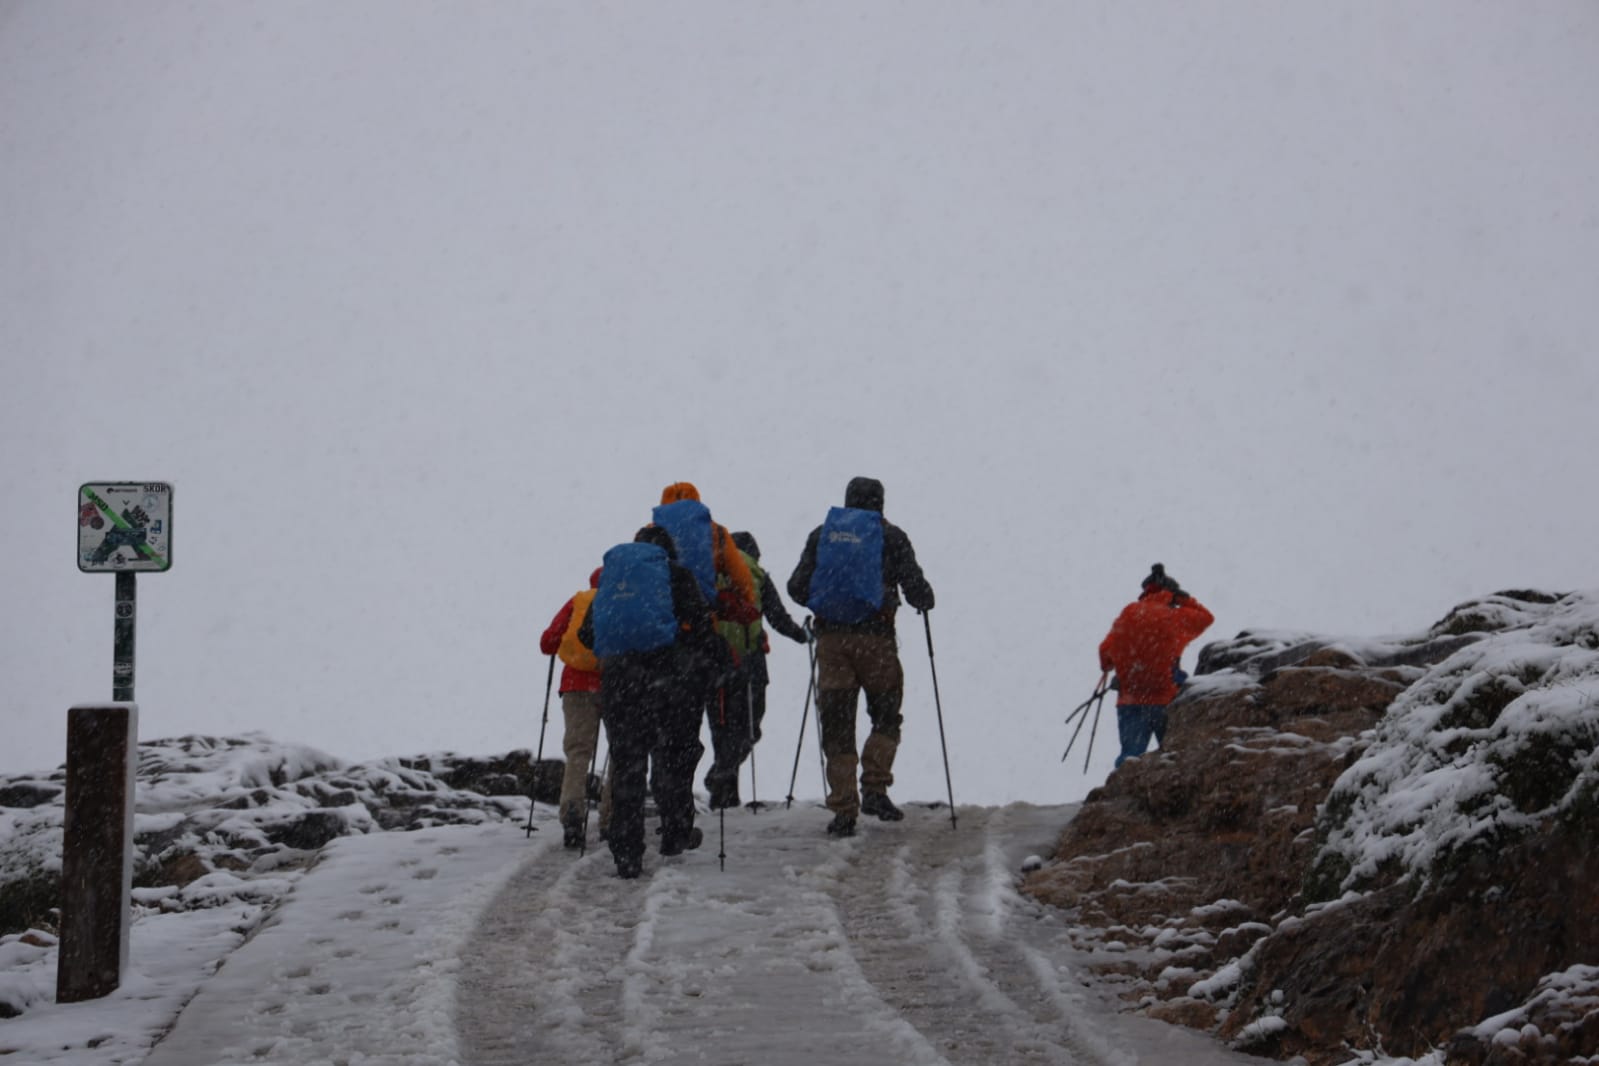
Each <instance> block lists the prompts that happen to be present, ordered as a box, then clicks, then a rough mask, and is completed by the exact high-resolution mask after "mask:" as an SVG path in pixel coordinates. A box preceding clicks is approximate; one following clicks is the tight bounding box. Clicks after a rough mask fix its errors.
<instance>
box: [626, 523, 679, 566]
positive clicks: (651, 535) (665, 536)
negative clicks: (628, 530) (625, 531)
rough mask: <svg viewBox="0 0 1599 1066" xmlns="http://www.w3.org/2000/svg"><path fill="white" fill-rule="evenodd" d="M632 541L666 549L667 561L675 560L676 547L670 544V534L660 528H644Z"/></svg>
mask: <svg viewBox="0 0 1599 1066" xmlns="http://www.w3.org/2000/svg"><path fill="white" fill-rule="evenodd" d="M633 540H634V542H635V543H638V544H655V545H658V546H659V547H662V548H665V549H666V557H667V558H668V559H676V558H677V545H676V544H673V543H672V534H670V533H668V532H667V531H666V530H665V529H663V528H661V527H660V526H645V527H644V528H643V529H641V530H639V531H638V532H637V533H635V534H634V535H633Z"/></svg>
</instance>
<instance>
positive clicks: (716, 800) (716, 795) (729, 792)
mask: <svg viewBox="0 0 1599 1066" xmlns="http://www.w3.org/2000/svg"><path fill="white" fill-rule="evenodd" d="M710 788H711V810H713V811H721V810H726V809H727V808H728V807H737V806H739V798H738V782H737V781H734V782H732V783H730V784H723V783H721V782H718V783H717V784H715V785H712V786H711V787H710Z"/></svg>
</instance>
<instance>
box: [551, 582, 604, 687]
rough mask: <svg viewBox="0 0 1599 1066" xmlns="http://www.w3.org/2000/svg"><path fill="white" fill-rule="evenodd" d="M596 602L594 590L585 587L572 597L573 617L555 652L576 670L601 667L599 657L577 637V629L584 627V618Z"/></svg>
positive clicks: (592, 670)
mask: <svg viewBox="0 0 1599 1066" xmlns="http://www.w3.org/2000/svg"><path fill="white" fill-rule="evenodd" d="M593 602H594V590H593V589H584V590H583V591H582V592H579V593H578V594H577V595H576V596H573V597H572V617H571V620H570V621H568V622H567V623H566V632H565V633H562V634H561V646H560V647H559V648H557V649H556V651H555V654H556V655H558V656H560V657H561V661H562V662H563V663H565V664H566V665H567V666H570V667H571V668H572V669H574V670H587V671H588V672H590V673H593V672H594V671H596V670H598V669H599V668H600V660H599V657H598V656H596V655H595V654H594V653H593V652H592V651H590V650H589V649H588V648H586V647H584V646H583V642H582V641H581V640H578V639H577V631H578V630H580V629H582V628H583V619H584V618H585V617H586V616H587V615H588V613H589V606H590V605H591V604H593Z"/></svg>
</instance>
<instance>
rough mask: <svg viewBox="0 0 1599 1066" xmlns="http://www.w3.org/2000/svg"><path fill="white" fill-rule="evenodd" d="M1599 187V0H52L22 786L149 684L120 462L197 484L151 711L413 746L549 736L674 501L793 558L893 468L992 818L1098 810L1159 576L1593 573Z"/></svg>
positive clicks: (30, 457)
mask: <svg viewBox="0 0 1599 1066" xmlns="http://www.w3.org/2000/svg"><path fill="white" fill-rule="evenodd" d="M1596 188H1599V9H1596V8H1595V7H1594V6H1593V5H1592V4H1588V3H1582V2H1579V0H1572V2H1564V3H1559V2H1546V3H1527V4H1520V5H1515V6H1514V7H1509V6H1505V5H1496V4H1490V3H1473V4H1462V3H1451V2H1444V0H1428V2H1421V0H1417V2H1412V3H1406V4H1402V5H1395V4H1392V3H1387V2H1362V3H1350V4H1339V5H1320V6H1318V7H1316V8H1314V9H1310V8H1308V7H1307V6H1304V5H1280V4H1271V3H1233V2H1229V3H1218V2H1203V3H1186V2H1185V3H1177V2H1175V0H1174V2H1170V3H1151V4H1142V5H1121V4H1114V3H1111V2H1109V0H1094V2H1079V3H1073V4H1023V3H999V4H984V5H976V4H942V5H930V4H925V3H887V2H885V3H877V4H872V5H864V6H863V5H858V4H845V3H820V4H811V3H808V4H779V3H767V4H759V5H745V4H725V3H724V4H711V3H701V4H674V5H670V6H668V5H647V4H632V5H619V4H592V5H582V6H580V7H572V6H570V5H557V4H548V3H523V4H508V3H507V4H491V3H482V4H476V5H442V4H416V3H404V4H401V3H354V2H352V3H345V4H341V5H338V6H337V7H331V8H330V7H328V6H326V5H322V4H314V3H281V4H273V5H263V4H243V3H220V4H198V3H151V4H141V5H139V6H138V7H137V8H133V7H120V6H111V5H104V4H98V3H81V2H62V3H42V2H28V0H21V2H19V0H10V2H4V0H0V235H3V239H0V359H3V360H4V370H5V374H4V381H5V386H4V388H3V389H0V457H3V458H0V462H3V467H0V471H3V474H4V479H3V484H4V486H5V489H6V498H7V502H8V504H9V513H8V518H9V525H10V528H11V536H10V538H9V540H10V544H9V550H8V551H7V552H5V553H4V554H3V556H0V588H3V589H4V590H5V596H6V599H7V601H8V607H9V609H8V610H7V611H6V618H5V621H4V623H0V624H3V626H4V630H3V632H4V639H3V640H0V678H3V683H0V714H3V716H4V718H3V721H4V724H5V735H6V738H7V739H6V743H5V744H4V746H3V747H0V769H8V770H10V769H33V768H44V767H48V766H51V765H54V764H55V763H56V762H58V761H59V760H60V759H61V757H62V748H63V738H64V734H65V725H64V722H65V714H64V712H65V711H66V709H67V708H68V707H69V706H71V705H72V704H74V703H81V702H92V701H95V700H100V699H105V698H108V697H109V696H110V685H111V679H110V659H111V629H112V618H111V600H112V579H110V578H109V577H102V576H85V575H82V574H79V573H78V571H77V569H76V565H75V562H74V560H73V556H72V551H73V550H74V548H75V546H76V527H75V525H74V524H73V523H74V520H75V502H76V490H77V487H78V485H79V484H80V483H81V482H84V481H96V480H121V479H151V480H166V481H171V482H173V483H174V484H175V485H176V496H175V500H174V512H175V513H174V530H175V534H174V550H173V554H174V559H175V562H174V567H173V569H172V571H171V572H169V573H166V574H161V575H149V576H146V577H143V578H141V579H140V582H139V593H140V614H139V654H138V659H139V675H138V696H139V702H140V705H141V719H142V725H143V728H144V730H145V733H146V735H149V736H156V735H169V734H173V733H180V732H191V731H203V732H229V731H239V730H243V729H252V728H253V729H263V730H266V731H267V732H269V733H272V734H274V735H277V736H280V737H283V738H286V739H291V740H298V741H304V742H307V743H311V744H314V745H317V746H319V747H323V748H326V749H328V750H329V751H331V752H333V753H335V754H338V755H341V756H345V757H348V758H364V757H370V756H379V755H390V754H402V753H408V752H413V751H423V750H434V749H440V748H454V749H456V750H461V751H475V752H488V751H499V750H504V749H508V748H511V747H515V746H532V745H533V744H534V743H535V742H536V740H537V734H538V716H539V710H540V703H541V699H542V695H543V687H544V678H545V661H544V660H543V659H542V658H541V657H540V656H539V655H538V651H537V647H536V643H535V642H536V638H537V635H538V632H539V631H540V630H541V629H542V628H543V627H544V625H545V624H546V623H547V622H548V620H549V618H550V616H551V615H552V614H553V613H554V612H555V610H556V609H557V608H558V607H559V606H560V605H561V603H562V602H563V601H564V599H565V598H566V597H567V596H568V595H569V594H570V593H571V592H572V591H574V590H575V589H577V588H579V587H581V586H582V584H583V583H584V581H585V578H586V576H587V574H588V572H589V570H590V569H591V568H592V567H593V566H594V565H596V563H597V562H598V559H599V556H600V555H601V553H602V552H603V551H604V549H605V548H606V547H609V546H610V545H611V544H613V543H615V542H617V541H619V540H625V539H628V538H629V537H630V536H631V535H632V533H633V531H634V530H635V529H636V528H637V527H638V526H639V525H641V524H642V523H643V522H645V521H646V520H647V518H648V515H649V508H650V506H651V505H652V504H654V503H655V502H657V499H658V495H659V490H660V488H661V486H663V485H665V484H667V483H669V482H671V481H675V480H679V479H687V480H692V481H694V482H695V483H696V484H698V485H699V486H700V488H701V490H702V492H703V494H704V498H705V500H706V502H707V503H708V504H709V505H710V506H711V508H712V510H713V512H714V513H715V514H716V516H717V517H718V519H719V520H721V521H722V522H724V523H725V524H727V525H728V526H729V527H731V528H734V529H740V528H747V529H750V530H751V531H753V532H754V533H755V534H756V536H757V537H758V538H759V539H760V541H761V544H762V547H763V549H764V551H765V556H766V562H767V563H768V564H769V565H770V566H771V568H772V569H773V570H774V571H775V572H776V574H777V576H778V578H779V579H780V580H782V579H786V577H787V574H788V572H789V570H790V569H791V568H792V566H793V563H794V561H795V559H796V557H797V554H798V551H799V548H800V546H801V544H802V542H803V538H804V536H805V534H806V533H807V532H808V531H809V529H810V528H811V527H812V526H813V525H815V524H816V523H817V522H818V521H819V520H820V519H821V517H822V515H823V513H824V512H825V509H826V508H827V506H829V505H830V504H834V503H839V502H841V501H842V493H843V488H844V485H845V483H846V482H847V481H848V479H849V478H850V477H851V476H853V475H856V474H866V475H870V476H875V477H878V478H881V479H882V480H883V481H884V482H885V484H886V486H887V500H888V506H887V513H888V514H889V516H890V517H891V518H892V519H894V520H895V521H897V522H899V523H900V524H901V525H903V526H904V527H905V528H906V529H907V530H908V531H909V532H910V534H911V536H912V537H913V539H914V540H915V543H916V545H917V548H918V552H919V554H920V556H921V559H922V561H923V563H924V565H925V567H926V570H927V573H928V576H929V578H930V579H931V581H932V582H933V584H934V586H935V588H936V589H937V591H938V596H939V607H938V609H937V610H936V611H935V612H934V613H933V615H932V622H933V628H934V637H935V639H936V641H937V649H938V660H937V661H938V667H939V685H940V690H941V692H942V697H943V710H944V719H945V724H946V726H947V728H948V734H949V742H950V755H951V764H952V771H953V776H954V784H955V793H956V798H957V800H959V801H961V802H1001V801H1006V800H1011V799H1018V798H1020V799H1031V800H1036V801H1039V802H1058V801H1062V800H1067V799H1071V798H1075V797H1077V796H1080V795H1081V794H1082V793H1083V791H1084V790H1085V789H1086V787H1088V785H1089V784H1092V783H1097V781H1098V780H1099V779H1100V778H1102V777H1103V774H1104V772H1105V771H1106V770H1107V769H1108V767H1109V764H1110V759H1111V756H1112V754H1113V753H1112V750H1111V749H1112V747H1113V745H1112V744H1111V743H1110V742H1109V740H1108V739H1107V736H1106V735H1105V734H1107V733H1113V728H1111V727H1112V723H1111V722H1110V721H1109V720H1108V719H1107V721H1106V722H1105V723H1103V724H1104V726H1105V728H1104V729H1102V730H1101V732H1102V736H1101V738H1100V741H1099V747H1098V748H1097V749H1096V750H1097V752H1098V755H1097V756H1096V759H1095V767H1094V768H1093V770H1092V771H1091V772H1090V774H1089V775H1088V777H1087V778H1083V777H1082V776H1081V775H1079V774H1077V773H1075V772H1073V770H1072V768H1063V767H1062V766H1061V765H1060V763H1059V762H1058V758H1059V752H1060V749H1061V748H1063V747H1064V744H1065V739H1066V733H1065V730H1064V728H1063V727H1062V725H1061V719H1062V717H1063V716H1064V713H1065V712H1066V710H1068V709H1069V708H1070V706H1071V705H1072V704H1074V703H1076V702H1077V700H1079V699H1081V698H1082V697H1083V696H1085V695H1086V694H1087V692H1088V689H1089V688H1090V687H1091V686H1092V684H1093V682H1094V679H1095V677H1096V675H1097V664H1096V661H1095V646H1096V644H1097V642H1098V640H1099V639H1100V637H1101V636H1102V635H1103V632H1104V630H1105V628H1106V626H1107V625H1108V624H1109V622H1110V619H1111V618H1112V617H1113V616H1114V614H1115V612H1116V611H1117V610H1118V609H1119V608H1120V607H1121V606H1122V604H1123V603H1124V602H1125V601H1126V600H1127V599H1128V598H1130V597H1131V596H1132V595H1133V594H1134V593H1136V591H1137V584H1138V579H1139V578H1140V577H1141V576H1142V575H1143V573H1144V572H1145V571H1146V569H1147V567H1148V565H1149V563H1151V562H1152V561H1154V560H1156V559H1159V560H1162V561H1164V562H1165V563H1166V564H1167V566H1168V567H1169V569H1170V570H1171V572H1172V573H1173V574H1174V575H1175V576H1177V577H1178V578H1179V579H1180V580H1182V581H1183V583H1184V584H1185V585H1186V586H1187V587H1189V588H1190V589H1191V590H1192V591H1193V592H1194V593H1195V594H1196V595H1198V596H1199V598H1200V599H1201V600H1203V601H1204V602H1205V603H1207V604H1208V605H1209V606H1210V607H1211V608H1212V609H1213V610H1214V611H1215V613H1216V615H1217V618H1218V622H1217V626H1216V627H1215V629H1214V630H1213V631H1212V634H1210V635H1211V636H1230V635H1232V634H1233V633H1235V632H1237V631H1238V630H1239V629H1243V628H1250V627H1256V628H1259V627H1269V628H1303V629H1315V630H1319V631H1324V632H1332V633H1355V634H1381V633H1389V632H1394V631H1399V630H1410V629H1415V628H1419V627H1421V626H1424V625H1426V624H1427V623H1429V622H1431V621H1432V620H1434V619H1435V618H1437V617H1438V616H1440V615H1442V614H1443V613H1444V611H1445V610H1446V609H1447V608H1448V607H1449V606H1450V605H1452V604H1453V603H1454V602H1456V601H1458V600H1460V599H1463V598H1466V597H1468V596H1472V595H1476V594H1480V593H1485V592H1489V591H1492V590H1494V589H1497V588H1501V587H1506V586H1516V585H1519V586H1526V585H1533V586H1548V587H1554V588H1560V589H1566V588H1572V587H1581V586H1586V585H1590V584H1593V580H1592V578H1591V573H1592V570H1591V559H1592V552H1593V548H1592V545H1593V541H1594V535H1595V532H1596V525H1599V523H1596V517H1599V504H1596V503H1595V500H1594V497H1593V494H1592V493H1591V492H1590V491H1589V490H1588V486H1589V481H1590V480H1591V479H1590V478H1589V476H1588V470H1587V467H1588V462H1589V458H1590V456H1591V455H1592V454H1593V452H1594V443H1595V431H1594V429H1593V428H1592V427H1593V421H1592V419H1593V415H1592V412H1593V409H1594V403H1595V400H1596V399H1599V360H1596V359H1595V358H1594V353H1593V350H1592V347H1593V343H1594V341H1593V338H1594V337H1595V336H1599V301H1596V300H1595V299H1594V294H1595V292H1596V291H1599V201H1596V200H1595V197H1594V192H1593V190H1594V189H1596ZM905 621H906V625H905V626H904V638H905V648H904V657H905V661H906V667H907V674H908V677H909V679H910V685H909V689H908V693H907V726H906V741H905V746H904V748H903V749H902V756H901V763H900V770H901V783H900V785H899V786H898V787H897V788H896V790H895V791H896V794H897V795H899V796H901V797H902V798H906V799H932V798H936V797H938V796H940V795H942V794H943V792H944V780H943V771H942V764H941V763H940V760H939V750H938V742H937V730H936V726H935V723H934V713H933V712H934V708H933V706H932V699H931V695H932V693H931V685H930V684H929V683H928V669H927V656H926V646H925V642H924V640H923V637H922V634H921V633H920V632H919V625H918V620H917V619H916V618H915V617H914V616H911V617H909V618H907V619H906V620H905ZM1192 659H1193V654H1192V652H1190V654H1189V656H1188V662H1189V663H1190V664H1191V663H1192ZM773 674H774V683H773V686H772V690H771V704H772V708H773V710H772V714H771V717H770V718H769V720H768V721H769V725H768V730H769V735H770V736H771V738H772V741H771V742H770V743H767V744H763V745H762V748H761V749H760V750H761V758H762V762H761V769H762V777H761V784H762V792H763V794H766V795H768V796H770V795H773V794H780V793H781V792H782V791H784V790H785V789H786V784H787V775H788V770H789V767H790V765H791V761H792V759H793V750H794V739H795V737H796V736H797V730H798V711H799V708H800V705H801V702H802V700H803V697H804V667H803V656H802V655H801V654H800V652H799V651H798V649H797V648H796V647H794V646H792V645H788V644H783V645H781V646H780V647H779V648H778V650H777V657H776V659H775V661H774V663H773ZM551 718H552V728H551V735H550V737H549V739H548V740H547V742H546V749H547V751H549V752H557V751H558V750H559V713H558V709H557V707H556V706H554V705H553V704H552V708H551ZM864 729H865V719H864V715H863V716H862V731H863V733H864ZM1074 762H1075V759H1074ZM815 766H816V762H815V753H814V748H812V749H810V750H808V752H807V754H806V756H805V762H804V764H803V765H802V771H807V770H808V773H807V774H806V775H805V777H804V778H803V779H802V791H803V789H804V788H806V787H809V788H811V789H813V790H819V788H820V784H819V781H817V780H816V779H817V777H818V774H817V771H816V769H815ZM1080 768H1081V764H1080V763H1078V764H1077V767H1076V769H1080ZM803 782H810V784H809V785H806V784H804V783H803Z"/></svg>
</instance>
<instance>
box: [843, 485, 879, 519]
mask: <svg viewBox="0 0 1599 1066" xmlns="http://www.w3.org/2000/svg"><path fill="white" fill-rule="evenodd" d="M844 506H845V507H855V508H858V509H860V510H862V511H879V512H880V511H882V509H883V483H882V482H881V481H878V480H877V479H876V478H874V477H853V478H850V480H849V486H848V487H847V488H846V489H845V490H844Z"/></svg>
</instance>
